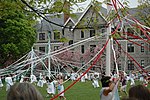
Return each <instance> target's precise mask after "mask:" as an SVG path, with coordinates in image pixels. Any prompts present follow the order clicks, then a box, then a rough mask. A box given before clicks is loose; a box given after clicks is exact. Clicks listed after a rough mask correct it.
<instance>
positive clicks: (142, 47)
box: [141, 43, 144, 52]
mask: <svg viewBox="0 0 150 100" xmlns="http://www.w3.org/2000/svg"><path fill="white" fill-rule="evenodd" d="M141 52H144V43H141Z"/></svg>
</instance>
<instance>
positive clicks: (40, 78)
mask: <svg viewBox="0 0 150 100" xmlns="http://www.w3.org/2000/svg"><path fill="white" fill-rule="evenodd" d="M42 79H43V76H42V73H40V76H39V81H38V83H37V86H39V87H43V80H42Z"/></svg>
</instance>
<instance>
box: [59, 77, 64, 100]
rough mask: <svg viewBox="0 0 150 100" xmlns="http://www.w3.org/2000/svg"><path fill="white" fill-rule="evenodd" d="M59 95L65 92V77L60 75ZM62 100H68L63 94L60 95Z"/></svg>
mask: <svg viewBox="0 0 150 100" xmlns="http://www.w3.org/2000/svg"><path fill="white" fill-rule="evenodd" d="M57 81H58V87H57V89H58V94H59V93H61V92H62V91H64V86H63V77H62V76H61V75H58V80H57ZM59 97H60V100H62V99H64V100H66V97H65V96H64V93H62V94H61V95H59Z"/></svg>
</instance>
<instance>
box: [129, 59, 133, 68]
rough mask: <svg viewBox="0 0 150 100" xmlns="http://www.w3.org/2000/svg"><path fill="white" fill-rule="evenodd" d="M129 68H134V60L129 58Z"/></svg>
mask: <svg viewBox="0 0 150 100" xmlns="http://www.w3.org/2000/svg"><path fill="white" fill-rule="evenodd" d="M128 70H134V64H133V62H132V60H128Z"/></svg>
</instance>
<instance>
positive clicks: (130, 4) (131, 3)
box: [78, 0, 138, 8]
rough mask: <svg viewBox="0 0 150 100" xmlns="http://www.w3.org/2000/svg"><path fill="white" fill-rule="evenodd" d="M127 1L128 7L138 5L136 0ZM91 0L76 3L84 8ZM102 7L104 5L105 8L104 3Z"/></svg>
mask: <svg viewBox="0 0 150 100" xmlns="http://www.w3.org/2000/svg"><path fill="white" fill-rule="evenodd" d="M97 1H100V2H102V1H103V0H97ZM119 1H120V2H121V1H124V0H119ZM128 1H129V4H128V5H129V7H130V8H135V7H137V5H138V0H128ZM90 2H91V0H86V1H85V2H83V3H80V4H78V5H79V6H80V7H84V8H86V7H87V6H88V5H89V3H90ZM102 6H103V7H105V8H106V5H102Z"/></svg>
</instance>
